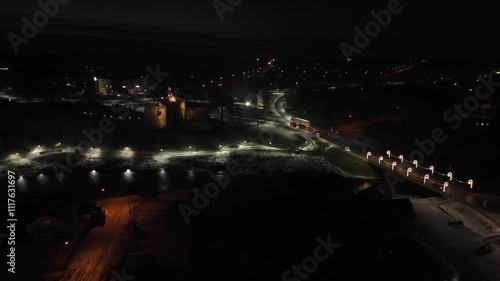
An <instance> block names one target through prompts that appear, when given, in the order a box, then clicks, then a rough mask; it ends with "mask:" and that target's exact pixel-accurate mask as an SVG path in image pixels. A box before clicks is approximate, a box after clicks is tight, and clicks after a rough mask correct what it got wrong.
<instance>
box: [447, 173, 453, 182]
mask: <svg viewBox="0 0 500 281" xmlns="http://www.w3.org/2000/svg"><path fill="white" fill-rule="evenodd" d="M446 176H447V177H449V178H450V181H452V180H453V174H452V173H451V172H449V173H448V174H447V175H446Z"/></svg>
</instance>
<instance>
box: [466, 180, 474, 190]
mask: <svg viewBox="0 0 500 281" xmlns="http://www.w3.org/2000/svg"><path fill="white" fill-rule="evenodd" d="M473 183H474V181H473V180H469V181H468V182H467V184H469V185H470V189H472V184H473Z"/></svg>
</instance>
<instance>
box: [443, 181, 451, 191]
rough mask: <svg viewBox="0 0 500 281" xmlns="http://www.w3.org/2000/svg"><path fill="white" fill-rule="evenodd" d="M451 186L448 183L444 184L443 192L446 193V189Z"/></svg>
mask: <svg viewBox="0 0 500 281" xmlns="http://www.w3.org/2000/svg"><path fill="white" fill-rule="evenodd" d="M449 185H450V184H449V183H448V182H445V183H444V184H443V192H446V188H447V187H448V186H449Z"/></svg>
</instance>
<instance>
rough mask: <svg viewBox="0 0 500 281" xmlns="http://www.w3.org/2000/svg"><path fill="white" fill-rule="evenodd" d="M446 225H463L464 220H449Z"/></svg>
mask: <svg viewBox="0 0 500 281" xmlns="http://www.w3.org/2000/svg"><path fill="white" fill-rule="evenodd" d="M448 225H451V226H460V225H464V222H463V221H461V220H458V221H449V222H448Z"/></svg>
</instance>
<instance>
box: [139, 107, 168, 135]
mask: <svg viewBox="0 0 500 281" xmlns="http://www.w3.org/2000/svg"><path fill="white" fill-rule="evenodd" d="M144 127H145V128H146V129H148V130H153V131H164V130H166V129H167V107H166V106H165V105H164V104H163V103H161V102H158V103H150V104H146V106H145V108H144Z"/></svg>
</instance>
